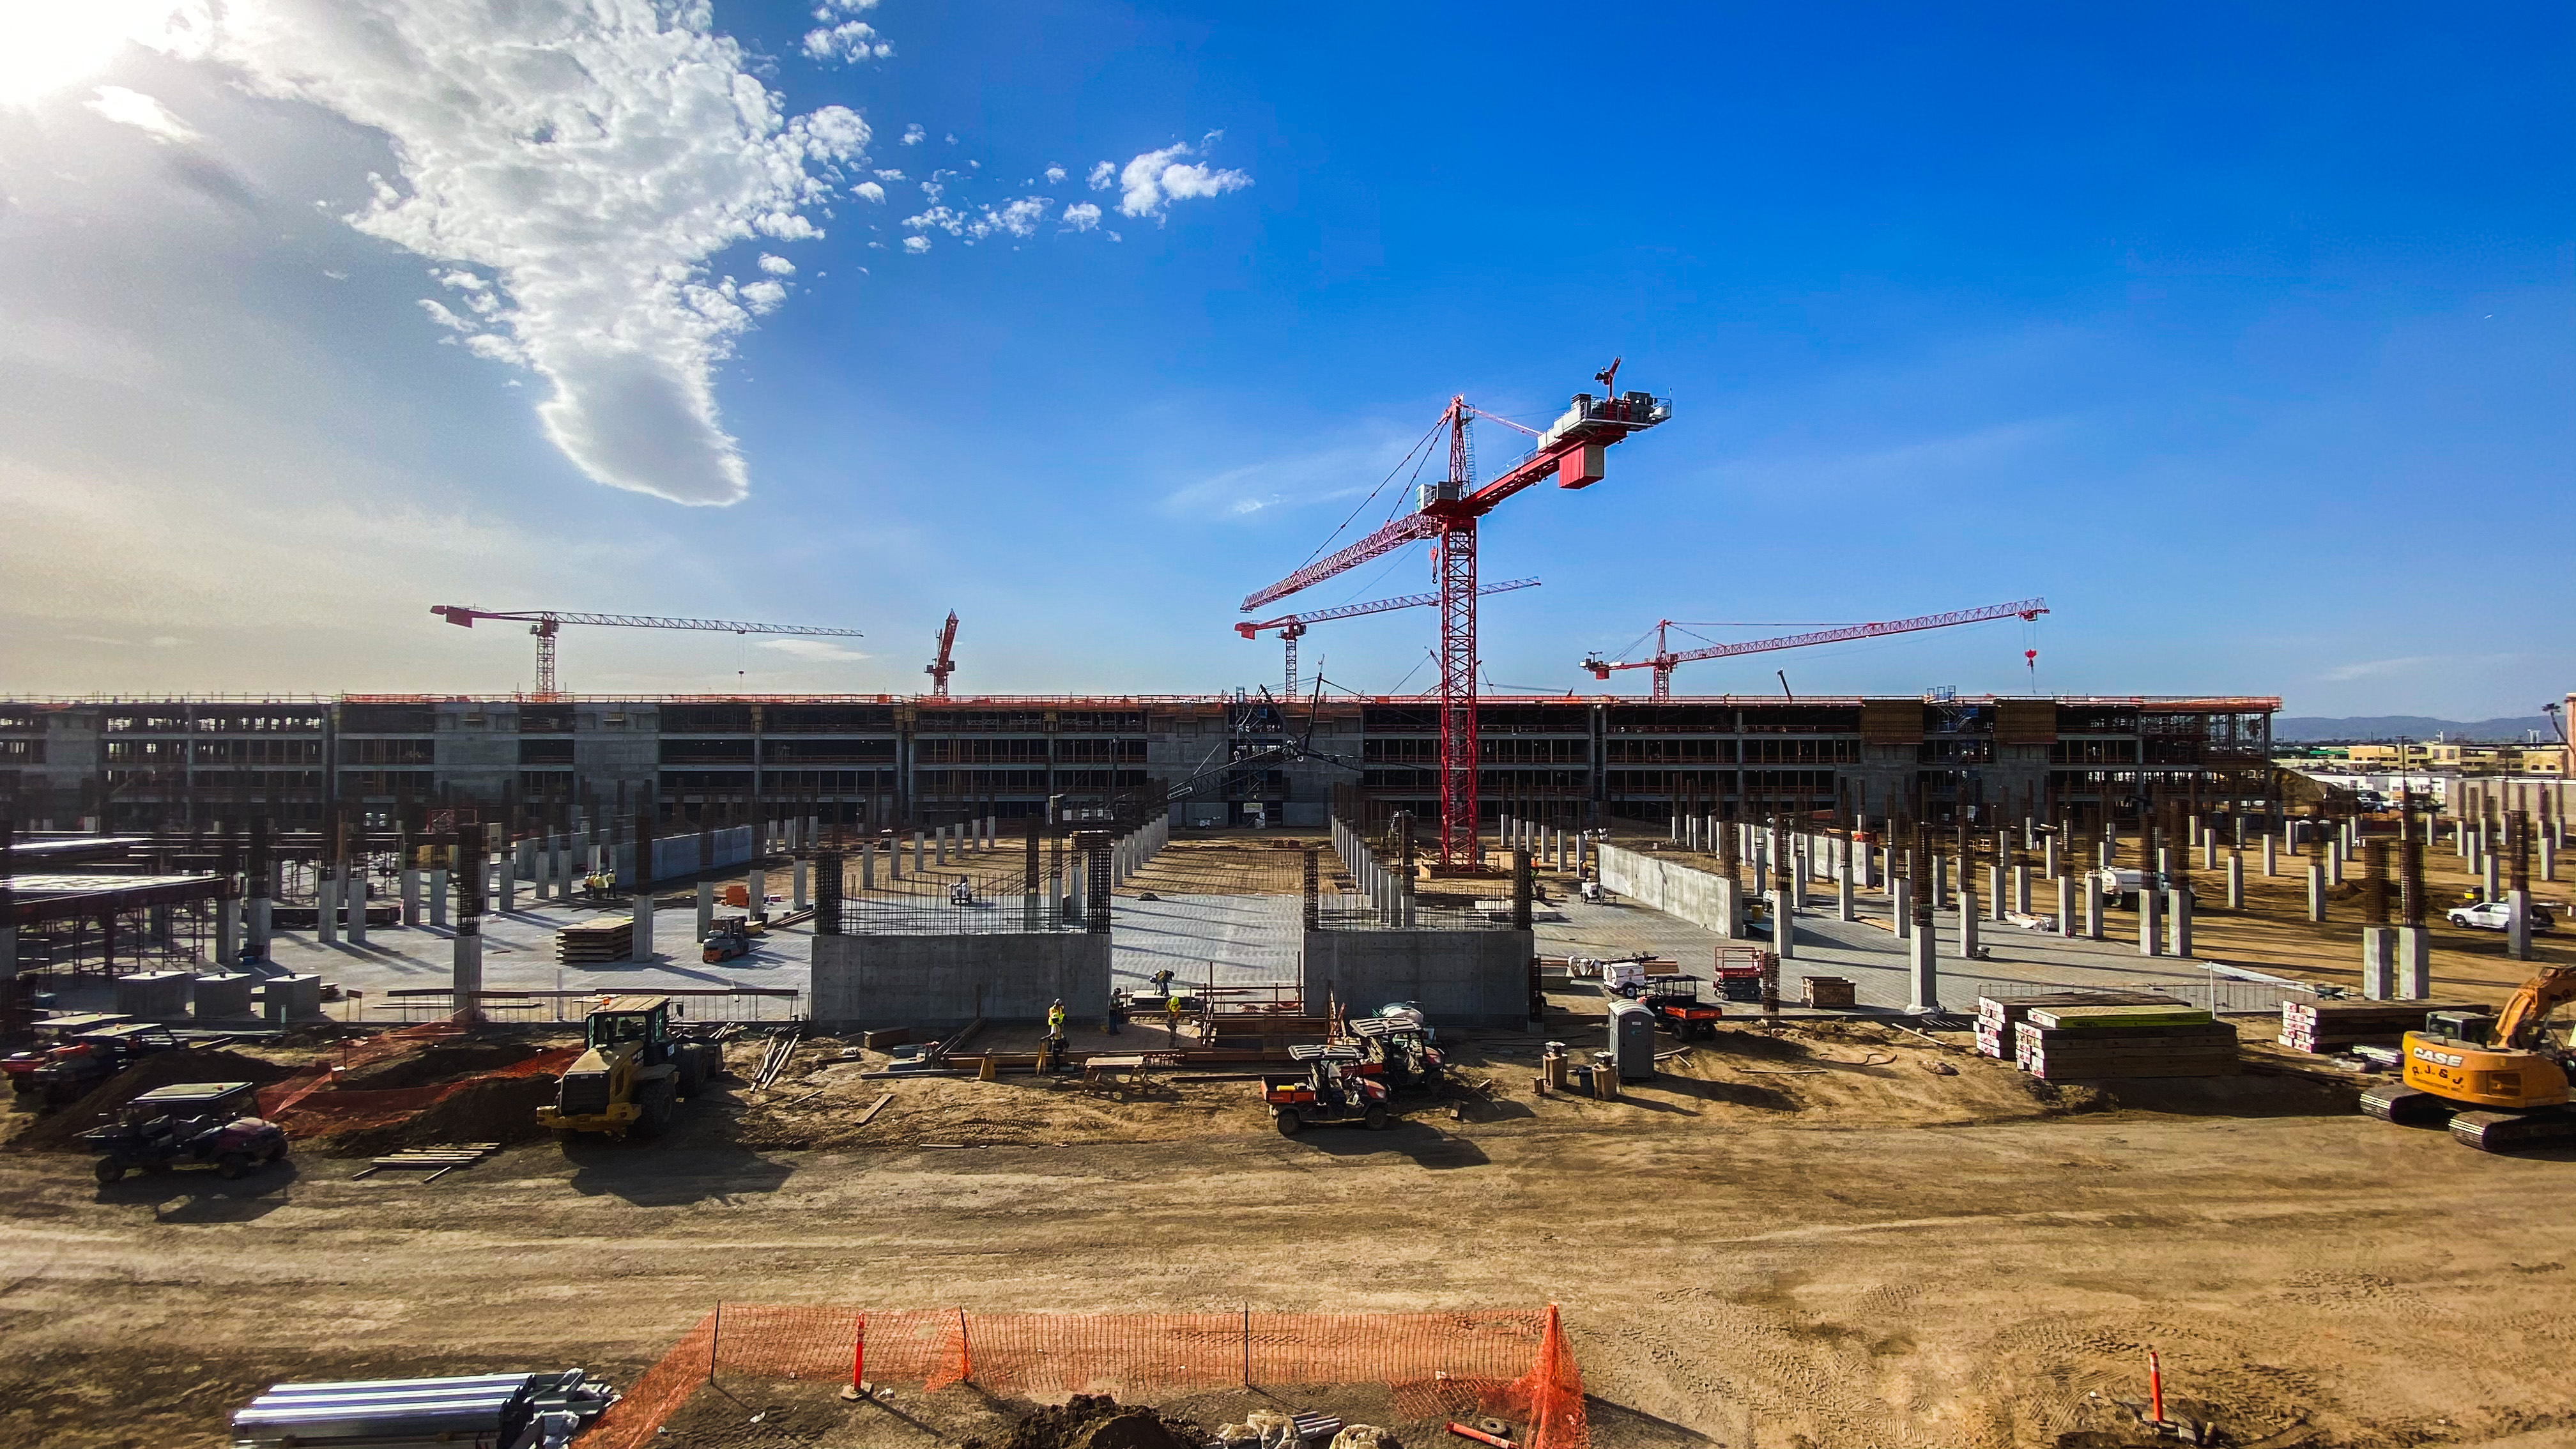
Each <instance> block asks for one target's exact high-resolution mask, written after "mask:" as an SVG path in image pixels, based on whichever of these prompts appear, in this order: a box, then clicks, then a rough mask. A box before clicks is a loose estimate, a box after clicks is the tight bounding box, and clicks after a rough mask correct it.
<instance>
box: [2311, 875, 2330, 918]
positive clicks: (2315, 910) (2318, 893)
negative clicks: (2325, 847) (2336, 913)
mask: <svg viewBox="0 0 2576 1449" xmlns="http://www.w3.org/2000/svg"><path fill="white" fill-rule="evenodd" d="M2325 918H2326V868H2325V866H2324V865H2323V864H2322V863H2321V862H2318V861H2313V860H2312V861H2309V862H2308V919H2309V920H2311V921H2318V922H2322V921H2324V920H2325Z"/></svg>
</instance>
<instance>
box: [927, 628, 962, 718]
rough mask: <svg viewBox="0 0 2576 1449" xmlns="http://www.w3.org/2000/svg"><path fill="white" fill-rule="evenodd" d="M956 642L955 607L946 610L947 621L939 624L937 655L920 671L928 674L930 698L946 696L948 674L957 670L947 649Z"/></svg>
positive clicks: (955, 663)
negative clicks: (928, 665) (927, 666)
mask: <svg viewBox="0 0 2576 1449" xmlns="http://www.w3.org/2000/svg"><path fill="white" fill-rule="evenodd" d="M956 643H957V611H956V610H955V609H951V610H949V611H948V622H947V623H946V624H943V625H941V626H940V629H939V657H938V658H936V659H933V660H931V661H930V667H929V668H927V669H924V670H923V671H921V672H922V673H924V674H927V675H929V676H930V697H931V698H932V699H946V698H947V697H948V676H949V675H951V674H953V673H955V672H956V670H957V661H956V660H954V659H951V658H949V657H948V651H949V649H950V648H951V647H953V646H954V645H955V644H956Z"/></svg>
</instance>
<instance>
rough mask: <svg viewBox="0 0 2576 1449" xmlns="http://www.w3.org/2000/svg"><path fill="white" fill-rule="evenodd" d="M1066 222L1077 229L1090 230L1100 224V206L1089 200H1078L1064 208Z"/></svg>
mask: <svg viewBox="0 0 2576 1449" xmlns="http://www.w3.org/2000/svg"><path fill="white" fill-rule="evenodd" d="M1064 224H1065V225H1066V226H1069V227H1072V228H1073V229H1074V230H1075V231H1089V230H1091V229H1092V228H1093V227H1096V226H1098V225H1100V208H1099V207H1097V206H1094V205H1092V204H1091V203H1090V202H1088V201H1077V202H1075V203H1074V204H1073V205H1071V206H1068V207H1066V208H1065V209H1064Z"/></svg>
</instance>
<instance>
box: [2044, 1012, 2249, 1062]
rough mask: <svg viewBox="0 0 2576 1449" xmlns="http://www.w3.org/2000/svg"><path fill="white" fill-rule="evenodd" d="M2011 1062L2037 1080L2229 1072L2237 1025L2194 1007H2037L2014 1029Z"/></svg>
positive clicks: (2233, 1060)
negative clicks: (2229, 1023)
mask: <svg viewBox="0 0 2576 1449" xmlns="http://www.w3.org/2000/svg"><path fill="white" fill-rule="evenodd" d="M2013 1064H2014V1065H2015V1066H2018V1067H2020V1068H2021V1069H2022V1070H2023V1071H2026V1072H2028V1073H2030V1074H2031V1075H2032V1076H2034V1077H2041V1078H2045V1079H2047V1080H2049V1081H2061V1080H2064V1079H2066V1078H2070V1077H2223V1076H2229V1075H2233V1074H2234V1073H2235V1071H2236V1069H2237V1062H2236V1028H2235V1027H2233V1026H2230V1025H2228V1024H2227V1023H2225V1022H2222V1021H2218V1020H2216V1019H2214V1018H2213V1017H2211V1016H2210V1014H2209V1013H2208V1012H2206V1011H2203V1010H2201V1009H2200V1008H2199V1007H2196V1006H2183V1005H2179V1004H2176V1005H2171V1006H2153V1005H2131V1006H2053V1007H2034V1008H2032V1009H2031V1011H2030V1012H2029V1014H2028V1015H2027V1016H2026V1017H2024V1018H2023V1019H2022V1020H2021V1021H2020V1022H2019V1023H2017V1024H2016V1025H2015V1026H2014V1027H2013Z"/></svg>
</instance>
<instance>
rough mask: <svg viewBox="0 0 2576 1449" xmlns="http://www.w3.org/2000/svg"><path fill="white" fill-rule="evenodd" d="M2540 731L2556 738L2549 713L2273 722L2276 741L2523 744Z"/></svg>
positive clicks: (2311, 718) (2309, 717) (2284, 717)
mask: <svg viewBox="0 0 2576 1449" xmlns="http://www.w3.org/2000/svg"><path fill="white" fill-rule="evenodd" d="M2530 730H2538V731H2539V732H2540V737H2541V738H2542V739H2544V740H2555V739H2557V738H2558V732H2557V731H2556V730H2555V729H2553V728H2551V727H2550V723H2549V716H2547V715H2541V714H2534V715H2525V716H2523V717H2521V718H2519V719H2478V720H2459V719H2434V718H2432V717H2430V716H2428V715H2420V714H2364V715H2354V716H2351V717H2349V718H2346V719H2328V718H2326V717H2324V716H2321V715H2286V714H2285V715H2282V716H2280V717H2278V718H2276V719H2274V720H2273V721H2272V738H2274V739H2276V740H2301V741H2305V740H2393V739H2396V738H2397V737H2398V736H2400V735H2403V736H2405V737H2406V738H2408V739H2410V740H2429V739H2431V738H2433V737H2434V736H2435V735H2441V736H2443V737H2444V738H2446V739H2454V740H2494V741H2500V742H2503V743H2507V744H2520V743H2521V742H2522V741H2523V739H2524V738H2525V732H2526V731H2530Z"/></svg>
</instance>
